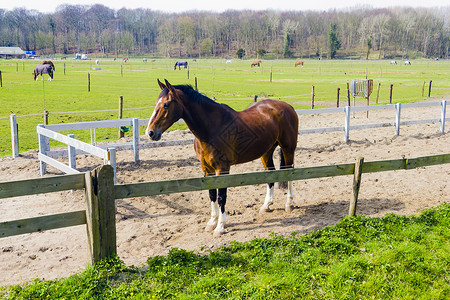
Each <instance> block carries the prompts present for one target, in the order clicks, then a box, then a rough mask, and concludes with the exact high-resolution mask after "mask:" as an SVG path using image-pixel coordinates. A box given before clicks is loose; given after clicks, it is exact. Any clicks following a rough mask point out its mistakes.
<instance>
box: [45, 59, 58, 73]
mask: <svg viewBox="0 0 450 300" xmlns="http://www.w3.org/2000/svg"><path fill="white" fill-rule="evenodd" d="M42 64H43V65H50V66H52V69H53V71H55V70H56V69H55V65H54V64H53V62H52V61H51V60H44V61H42Z"/></svg>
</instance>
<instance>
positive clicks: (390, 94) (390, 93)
mask: <svg viewBox="0 0 450 300" xmlns="http://www.w3.org/2000/svg"><path fill="white" fill-rule="evenodd" d="M393 87H394V85H393V84H392V83H391V90H390V92H389V103H390V104H392V88H393Z"/></svg>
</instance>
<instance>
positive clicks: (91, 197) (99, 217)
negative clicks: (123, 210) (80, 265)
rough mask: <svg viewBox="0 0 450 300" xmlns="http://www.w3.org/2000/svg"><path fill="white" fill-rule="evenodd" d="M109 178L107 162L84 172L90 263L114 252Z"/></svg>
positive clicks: (112, 203) (114, 227)
mask: <svg viewBox="0 0 450 300" xmlns="http://www.w3.org/2000/svg"><path fill="white" fill-rule="evenodd" d="M113 178H114V171H113V168H112V167H111V166H110V165H102V166H99V167H97V168H96V169H94V170H93V171H91V172H86V175H85V182H86V225H87V237H88V249H89V254H90V257H91V262H92V264H94V263H96V262H98V261H100V260H101V259H103V258H106V257H109V256H111V255H115V254H116V253H117V246H116V205H115V199H114V181H113Z"/></svg>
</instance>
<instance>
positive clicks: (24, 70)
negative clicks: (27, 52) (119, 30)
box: [0, 58, 450, 156]
mask: <svg viewBox="0 0 450 300" xmlns="http://www.w3.org/2000/svg"><path fill="white" fill-rule="evenodd" d="M175 61H176V59H158V60H156V61H154V62H151V61H150V60H149V61H148V62H146V63H144V62H143V61H142V59H137V58H136V59H131V60H129V61H128V62H126V63H123V62H122V61H121V60H117V61H113V59H100V61H99V64H98V65H96V64H95V61H94V60H87V61H81V60H71V59H69V60H55V61H54V63H55V66H56V71H55V78H54V80H53V81H51V82H48V81H41V80H38V81H33V80H32V75H31V73H32V71H33V69H34V66H35V65H36V64H37V63H39V62H40V61H36V60H0V71H1V75H2V87H1V88H0V105H1V108H2V109H1V111H0V133H1V134H2V136H4V138H2V139H1V140H0V156H6V155H11V152H12V150H11V140H10V124H9V116H10V114H12V113H14V114H16V115H17V118H18V124H19V144H20V149H19V151H20V152H24V151H27V150H30V149H37V135H36V129H35V128H36V125H37V124H41V123H43V115H42V113H43V111H44V110H47V111H48V112H49V124H56V123H71V122H84V121H91V120H105V119H116V118H117V117H118V103H119V96H123V99H124V112H123V117H124V118H128V117H139V118H148V117H149V116H150V115H151V112H152V106H153V105H154V103H155V101H156V98H157V96H158V94H159V92H160V89H159V87H158V85H157V83H156V79H157V78H160V79H168V80H169V81H170V82H171V83H172V84H185V83H187V84H191V85H193V86H195V81H196V80H197V86H198V90H199V91H200V92H202V93H204V94H206V95H207V96H208V97H210V98H212V97H214V98H216V100H217V101H219V102H223V103H227V104H228V105H230V106H231V107H233V108H234V109H237V110H242V109H245V108H246V107H248V106H249V105H251V104H252V103H253V98H254V96H255V95H257V96H258V99H264V98H266V97H268V98H272V99H279V100H282V101H287V102H289V103H291V104H292V105H293V106H294V107H295V108H297V109H300V108H308V107H310V106H311V90H312V86H314V87H315V107H329V106H335V105H336V99H337V89H338V88H340V103H341V104H340V105H341V106H345V105H347V82H350V81H351V79H359V78H365V77H366V76H367V78H369V79H373V81H374V92H373V93H372V95H371V98H370V99H371V100H370V101H371V103H375V99H376V94H377V87H378V83H381V86H380V87H381V88H380V93H379V100H378V102H379V103H389V94H390V85H391V84H393V97H392V98H393V103H396V102H415V101H423V100H426V99H428V97H427V96H428V86H429V82H430V81H432V92H431V96H432V98H441V97H443V96H445V95H448V94H449V93H450V80H449V78H450V76H449V73H450V61H434V60H420V61H413V62H412V65H411V66H406V65H403V64H401V63H399V64H398V65H391V64H390V61H385V60H382V61H353V60H351V61H350V60H346V61H343V60H337V61H318V60H306V61H305V63H304V67H303V68H300V67H297V68H295V67H294V62H295V60H274V61H270V60H267V61H263V63H262V65H261V67H260V68H250V63H251V60H233V61H232V63H231V64H227V63H226V60H224V59H223V60H219V59H214V60H213V59H211V60H208V59H204V60H197V61H193V60H188V61H189V69H182V70H173V65H174V63H175ZM88 76H89V77H90V91H88ZM46 78H47V77H46ZM424 83H425V85H424ZM424 86H425V88H424V96H422V90H423V87H424ZM357 102H359V103H358V104H357V105H364V104H365V100H364V99H362V98H357ZM176 126H177V127H175V128H180V127H182V126H184V125H176ZM141 130H142V131H143V130H144V128H141ZM141 133H143V132H141ZM75 134H76V137H77V138H78V139H81V140H83V141H86V142H89V141H90V132H87V131H86V132H83V131H77V132H76V133H75ZM116 138H117V130H115V129H102V130H98V131H97V140H98V141H102V140H108V139H109V140H114V139H116Z"/></svg>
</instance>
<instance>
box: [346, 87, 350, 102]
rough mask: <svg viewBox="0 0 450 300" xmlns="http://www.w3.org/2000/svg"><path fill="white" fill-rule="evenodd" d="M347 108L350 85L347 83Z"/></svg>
mask: <svg viewBox="0 0 450 300" xmlns="http://www.w3.org/2000/svg"><path fill="white" fill-rule="evenodd" d="M347 106H350V85H349V83H348V82H347Z"/></svg>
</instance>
